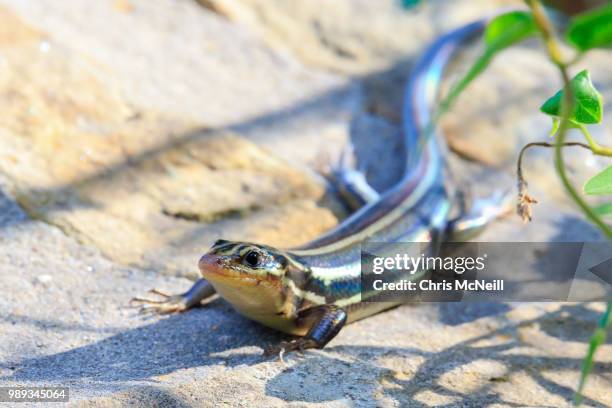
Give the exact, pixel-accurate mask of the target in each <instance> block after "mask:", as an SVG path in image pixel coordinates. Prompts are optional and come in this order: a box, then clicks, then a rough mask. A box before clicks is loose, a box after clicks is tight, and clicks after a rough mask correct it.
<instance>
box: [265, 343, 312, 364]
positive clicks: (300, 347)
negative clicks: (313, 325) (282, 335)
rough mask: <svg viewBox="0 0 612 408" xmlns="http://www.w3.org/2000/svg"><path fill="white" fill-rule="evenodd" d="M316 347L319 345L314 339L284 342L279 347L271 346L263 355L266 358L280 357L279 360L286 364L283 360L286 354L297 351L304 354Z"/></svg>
mask: <svg viewBox="0 0 612 408" xmlns="http://www.w3.org/2000/svg"><path fill="white" fill-rule="evenodd" d="M314 347H317V345H316V344H315V343H314V341H313V340H312V339H307V338H299V339H295V340H291V341H282V342H280V343H279V344H278V345H275V346H270V347H268V348H266V349H265V350H264V353H263V355H264V356H266V357H269V356H274V355H278V359H279V360H280V361H281V362H283V363H284V362H285V360H283V356H284V355H285V353H289V352H292V351H296V350H297V351H299V352H303V351H304V350H306V349H308V348H314Z"/></svg>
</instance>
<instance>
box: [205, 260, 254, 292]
mask: <svg viewBox="0 0 612 408" xmlns="http://www.w3.org/2000/svg"><path fill="white" fill-rule="evenodd" d="M198 267H199V268H200V273H201V274H202V276H203V277H204V278H205V279H207V280H210V281H212V282H220V283H223V282H226V283H229V284H234V285H236V284H238V285H240V286H257V285H259V284H260V283H261V282H262V280H260V279H258V278H257V277H255V276H253V275H250V274H247V273H245V272H241V271H239V270H236V269H234V268H232V267H230V266H229V265H228V261H227V259H225V258H224V257H221V256H217V255H213V254H204V255H203V256H202V257H201V258H200V261H199V262H198Z"/></svg>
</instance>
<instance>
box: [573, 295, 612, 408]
mask: <svg viewBox="0 0 612 408" xmlns="http://www.w3.org/2000/svg"><path fill="white" fill-rule="evenodd" d="M611 316H612V302H608V306H607V308H606V311H605V312H604V314H603V316H602V317H601V321H600V322H599V327H598V328H597V329H595V332H594V333H593V335H592V336H591V340H590V341H589V350H588V351H587V355H586V357H585V358H584V360H583V361H582V372H581V374H580V383H579V384H578V391H576V395H575V396H574V405H575V406H578V405H580V404H581V403H582V399H583V394H582V393H583V391H584V387H585V385H586V381H587V378H588V377H589V374H590V373H591V370H592V369H593V360H594V359H595V352H596V351H597V349H598V348H599V347H600V346H601V345H602V344H604V343H605V342H606V335H607V333H606V329H607V328H608V327H610V325H611V324H612V319H611Z"/></svg>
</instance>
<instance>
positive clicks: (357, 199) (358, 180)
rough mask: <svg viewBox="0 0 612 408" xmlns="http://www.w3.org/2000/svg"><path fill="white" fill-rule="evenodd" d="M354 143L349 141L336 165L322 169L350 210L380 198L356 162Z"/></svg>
mask: <svg viewBox="0 0 612 408" xmlns="http://www.w3.org/2000/svg"><path fill="white" fill-rule="evenodd" d="M353 150H354V149H353V145H352V144H351V143H350V142H349V144H348V145H347V147H345V148H344V150H343V152H342V154H341V155H340V160H339V162H338V163H337V164H335V165H330V166H327V168H326V169H325V170H323V171H321V173H322V175H323V177H325V179H326V180H327V183H328V185H329V186H330V188H331V189H332V190H333V191H335V192H336V193H337V194H338V195H339V196H340V198H341V200H342V202H343V204H344V205H345V206H346V207H347V209H348V210H349V211H350V212H355V211H357V210H359V209H360V208H361V207H363V206H365V205H367V204H369V203H371V202H374V201H376V200H378V199H379V197H380V195H379V194H378V192H377V191H376V190H375V189H374V188H373V187H372V186H370V184H369V183H368V181H367V180H366V176H365V174H364V172H363V170H361V169H358V168H357V167H356V166H355V164H354V151H353Z"/></svg>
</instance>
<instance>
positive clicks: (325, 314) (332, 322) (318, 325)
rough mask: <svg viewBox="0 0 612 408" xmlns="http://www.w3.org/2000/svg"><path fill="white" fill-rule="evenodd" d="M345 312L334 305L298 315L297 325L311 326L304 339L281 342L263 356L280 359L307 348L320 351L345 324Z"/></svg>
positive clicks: (316, 307)
mask: <svg viewBox="0 0 612 408" xmlns="http://www.w3.org/2000/svg"><path fill="white" fill-rule="evenodd" d="M346 318H347V314H346V312H345V311H344V310H343V309H341V308H339V307H338V306H334V305H322V306H314V307H311V308H308V309H305V310H303V311H301V312H299V313H298V317H297V319H298V320H297V323H298V324H299V325H302V324H304V325H309V324H310V325H311V326H310V330H308V333H306V335H305V336H304V337H300V338H298V339H295V340H292V341H288V342H285V341H284V342H282V343H280V344H279V345H277V346H272V347H269V348H268V349H266V351H265V352H264V355H274V354H278V356H279V357H280V359H281V360H282V359H283V355H284V354H285V353H287V352H290V351H295V350H300V351H302V350H305V349H309V348H318V349H321V348H323V347H325V345H326V344H327V343H329V342H330V341H331V340H332V339H333V338H334V337H336V335H337V334H338V333H339V332H340V329H342V327H344V324H345V323H346Z"/></svg>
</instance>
